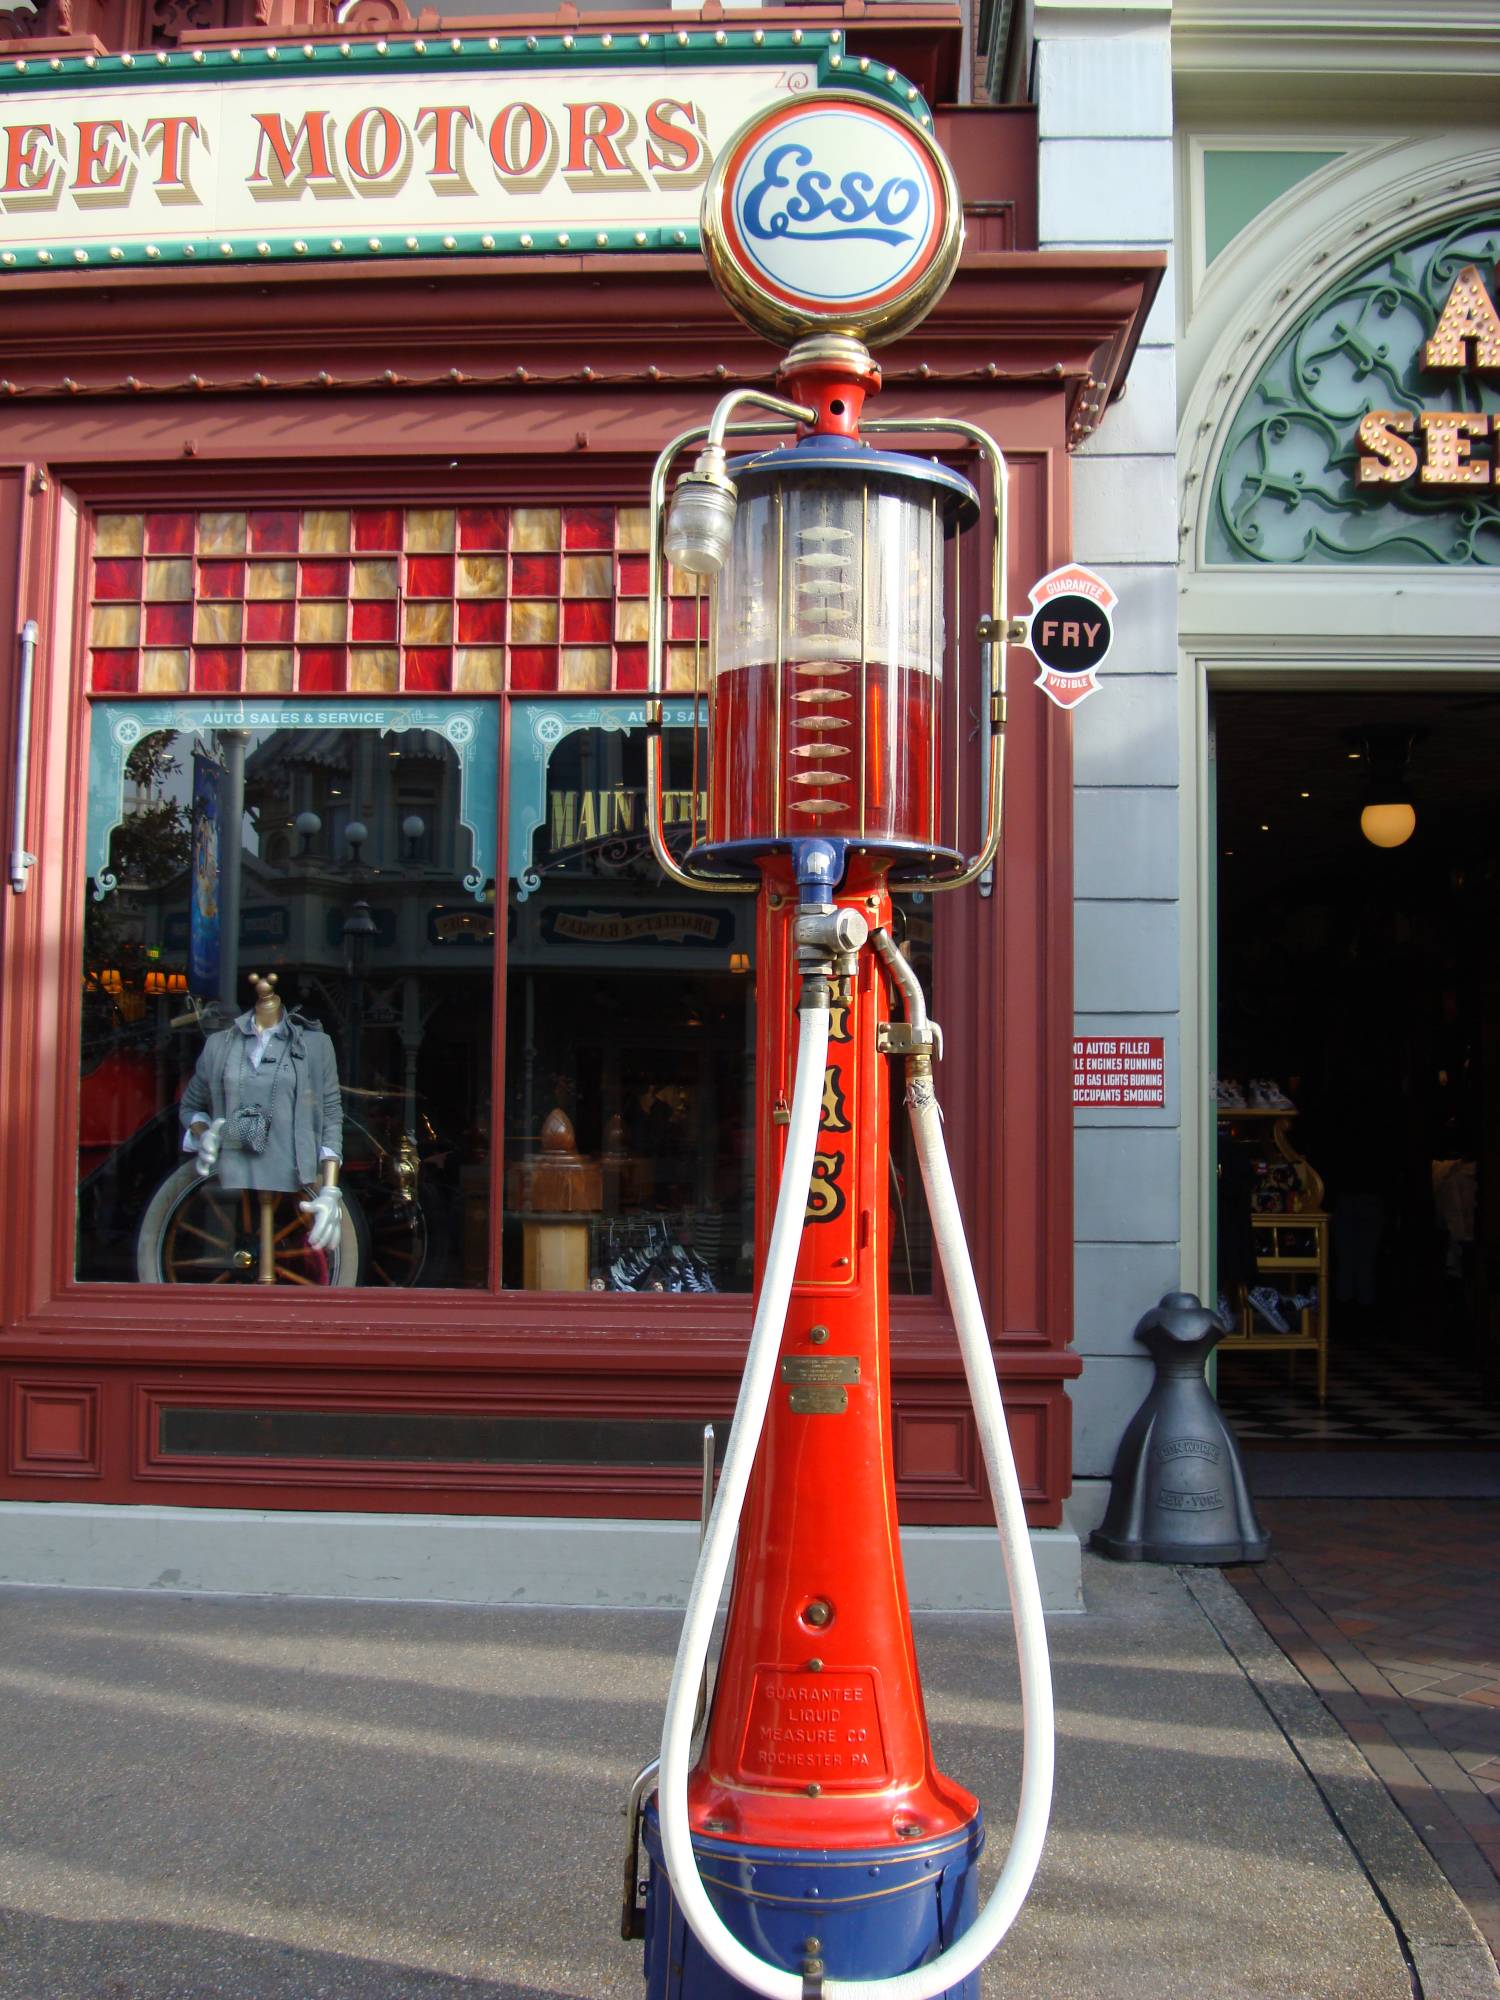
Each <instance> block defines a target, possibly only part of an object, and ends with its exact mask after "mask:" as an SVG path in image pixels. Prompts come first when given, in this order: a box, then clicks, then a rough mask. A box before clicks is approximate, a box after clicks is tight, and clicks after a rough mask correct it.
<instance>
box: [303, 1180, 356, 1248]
mask: <svg viewBox="0 0 1500 2000" xmlns="http://www.w3.org/2000/svg"><path fill="white" fill-rule="evenodd" d="M297 1205H298V1207H299V1208H300V1209H301V1210H302V1213H303V1214H304V1215H309V1216H311V1217H312V1220H311V1221H310V1222H309V1223H308V1225H307V1247H308V1249H309V1250H326V1249H328V1248H329V1246H330V1245H331V1244H333V1243H335V1242H337V1240H338V1237H339V1233H340V1230H341V1228H342V1223H343V1213H344V1197H343V1195H342V1194H341V1193H340V1192H339V1190H338V1189H337V1188H336V1187H324V1188H319V1189H318V1191H317V1193H316V1194H315V1195H314V1196H313V1198H312V1200H311V1201H303V1202H299V1203H298V1204H297Z"/></svg>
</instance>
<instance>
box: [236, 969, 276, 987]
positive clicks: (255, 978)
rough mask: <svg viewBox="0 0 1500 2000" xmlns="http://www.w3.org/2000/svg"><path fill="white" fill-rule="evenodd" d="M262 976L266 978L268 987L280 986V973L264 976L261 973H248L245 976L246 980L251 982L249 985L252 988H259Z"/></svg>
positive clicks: (269, 973)
mask: <svg viewBox="0 0 1500 2000" xmlns="http://www.w3.org/2000/svg"><path fill="white" fill-rule="evenodd" d="M262 976H264V979H265V982H266V984H267V986H276V985H279V984H280V980H281V975H280V973H279V972H267V973H265V974H264V975H262V974H261V973H259V972H247V973H246V974H245V978H246V979H247V980H248V981H249V983H250V984H251V985H252V986H258V985H259V984H260V982H261V979H262Z"/></svg>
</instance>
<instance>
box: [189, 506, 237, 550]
mask: <svg viewBox="0 0 1500 2000" xmlns="http://www.w3.org/2000/svg"><path fill="white" fill-rule="evenodd" d="M245 526H246V517H245V516H244V515H243V514H200V515H199V516H198V553H199V555H200V556H242V555H243V554H244V553H245Z"/></svg>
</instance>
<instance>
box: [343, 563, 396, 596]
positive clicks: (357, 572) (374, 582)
mask: <svg viewBox="0 0 1500 2000" xmlns="http://www.w3.org/2000/svg"><path fill="white" fill-rule="evenodd" d="M351 567H352V569H353V572H354V575H353V589H354V595H355V596H356V597H394V596H395V595H396V592H397V591H398V590H399V589H400V588H401V570H400V565H399V564H398V563H397V562H396V561H395V560H394V559H392V560H391V561H390V562H357V563H354V564H352V565H351Z"/></svg>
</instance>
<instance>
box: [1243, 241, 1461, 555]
mask: <svg viewBox="0 0 1500 2000" xmlns="http://www.w3.org/2000/svg"><path fill="white" fill-rule="evenodd" d="M1497 258H1500V218H1497V216H1496V215H1495V214H1494V212H1493V211H1491V212H1487V213H1484V214H1479V215H1472V214H1471V215H1469V216H1465V217H1461V218H1458V219H1456V220H1455V219H1454V218H1452V217H1450V218H1449V219H1448V221H1447V222H1445V223H1444V225H1443V226H1442V227H1441V228H1440V229H1433V228H1430V227H1429V228H1428V229H1427V230H1426V231H1425V232H1423V233H1422V234H1420V235H1415V236H1412V237H1411V238H1409V239H1408V240H1407V241H1405V242H1403V243H1401V244H1399V245H1398V246H1397V247H1396V248H1394V249H1390V250H1386V251H1384V252H1382V253H1381V255H1379V256H1378V257H1374V258H1372V259H1371V260H1370V262H1369V263H1367V264H1364V265H1362V266H1361V267H1360V269H1359V270H1357V271H1355V272H1354V273H1353V274H1352V275H1350V276H1348V277H1345V278H1342V279H1340V281H1339V282H1338V284H1336V285H1335V286H1333V287H1332V288H1331V289H1330V290H1329V291H1327V292H1325V293H1324V294H1323V296H1322V297H1321V298H1320V299H1318V301H1317V302H1316V304H1314V305H1313V306H1311V307H1310V308H1309V309H1308V310H1307V311H1306V312H1305V313H1304V314H1303V315H1302V317H1301V319H1299V320H1298V322H1297V324H1296V326H1294V327H1293V328H1292V330H1291V331H1290V332H1289V333H1288V334H1286V335H1285V337H1284V338H1283V339H1282V340H1281V341H1280V343H1279V344H1278V346H1277V348H1276V350H1275V352H1274V353H1273V354H1272V356H1271V358H1270V360H1269V361H1267V363H1266V364H1265V366H1264V367H1263V368H1262V369H1261V371H1260V374H1259V375H1258V376H1257V377H1256V379H1255V382H1254V384H1253V385H1252V387H1251V388H1250V390H1249V392H1248V394H1247V395H1246V396H1245V399H1244V401H1243V403H1242V404H1241V405H1240V409H1239V411H1238V413H1237V415H1236V417H1235V419H1234V423H1233V426H1232V427H1231V429H1230V433H1229V441H1228V443H1227V445H1226V447H1225V449H1224V452H1223V455H1222V456H1221V458H1220V460H1219V469H1218V474H1217V477H1216V480H1215V484H1214V495H1213V506H1212V509H1211V511H1210V515H1209V526H1208V546H1207V551H1206V554H1207V560H1208V561H1209V562H1211V563H1306V564H1309V565H1317V564H1324V563H1328V564H1340V563H1381V564H1394V565H1410V566H1412V567H1417V568H1420V567H1423V566H1425V565H1428V564H1437V565H1440V566H1444V567H1447V568H1450V569H1464V568H1468V569H1476V568H1485V567H1490V566H1493V565H1496V564H1500V487H1497V486H1493V485H1492V486H1488V487H1479V486H1475V487H1467V488H1462V489H1458V490H1456V491H1455V490H1453V489H1451V488H1450V489H1434V488H1430V487H1429V488H1427V489H1425V490H1424V489H1423V488H1421V487H1419V486H1417V485H1416V483H1415V482H1414V481H1413V482H1411V483H1410V484H1407V485H1403V486H1380V487H1375V488H1369V487H1367V488H1365V489H1364V490H1363V491H1361V490H1360V489H1359V488H1358V487H1357V486H1356V484H1355V470H1356V465H1357V462H1358V459H1359V443H1358V431H1359V422H1360V419H1361V417H1363V416H1364V415H1365V413H1366V412H1367V411H1369V410H1411V411H1413V412H1418V411H1421V410H1469V411H1497V410H1500V380H1497V379H1496V378H1495V377H1493V376H1491V377H1490V378H1489V379H1484V378H1482V377H1480V376H1478V375H1476V374H1475V373H1474V372H1473V371H1472V370H1465V371H1463V372H1461V373H1460V372H1459V371H1456V370H1453V369H1428V368H1425V367H1424V366H1423V365H1422V344H1423V342H1424V341H1426V340H1427V339H1428V338H1429V337H1430V336H1431V334H1432V332H1433V330H1434V328H1435V327H1436V325H1437V322H1438V317H1439V315H1440V314H1441V312H1442V309H1443V303H1444V301H1445V300H1446V298H1447V296H1448V292H1449V290H1450V288H1451V287H1452V284H1453V280H1454V279H1455V278H1456V277H1457V276H1458V274H1459V272H1460V271H1461V270H1462V269H1463V267H1464V265H1465V264H1477V265H1478V267H1479V270H1480V272H1481V274H1482V275H1483V277H1484V279H1485V281H1486V283H1492V282H1493V279H1494V273H1495V264H1496V260H1497ZM1476 455H1478V454H1476Z"/></svg>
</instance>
